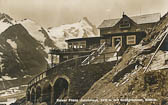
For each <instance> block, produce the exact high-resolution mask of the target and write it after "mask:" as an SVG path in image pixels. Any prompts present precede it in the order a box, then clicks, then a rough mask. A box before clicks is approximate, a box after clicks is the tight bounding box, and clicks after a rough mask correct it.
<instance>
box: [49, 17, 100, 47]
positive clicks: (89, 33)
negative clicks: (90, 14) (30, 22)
mask: <svg viewBox="0 0 168 105" xmlns="http://www.w3.org/2000/svg"><path fill="white" fill-rule="evenodd" d="M49 33H50V37H51V39H52V40H54V42H55V44H56V46H57V47H58V48H60V49H63V48H67V44H66V43H65V40H67V39H72V38H83V37H95V36H97V35H98V32H97V29H96V26H94V25H92V23H91V22H90V21H89V20H88V19H87V18H86V17H84V18H83V19H81V20H80V21H79V22H77V23H74V24H66V25H61V26H59V27H52V28H49Z"/></svg>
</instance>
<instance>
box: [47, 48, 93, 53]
mask: <svg viewBox="0 0 168 105" xmlns="http://www.w3.org/2000/svg"><path fill="white" fill-rule="evenodd" d="M90 50H91V49H90V48H76V49H75V48H70V49H51V50H50V51H49V54H55V53H69V52H74V51H75V52H81V51H85V52H86V51H90Z"/></svg>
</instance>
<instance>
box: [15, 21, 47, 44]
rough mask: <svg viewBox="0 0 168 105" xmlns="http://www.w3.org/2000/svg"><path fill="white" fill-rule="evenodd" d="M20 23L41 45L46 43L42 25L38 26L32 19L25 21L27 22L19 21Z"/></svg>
mask: <svg viewBox="0 0 168 105" xmlns="http://www.w3.org/2000/svg"><path fill="white" fill-rule="evenodd" d="M18 22H19V23H20V24H22V25H23V26H24V27H25V28H26V29H27V30H28V32H29V34H30V35H32V37H33V38H34V39H36V40H37V41H39V42H40V43H44V41H45V39H46V38H45V36H44V34H43V33H42V32H40V30H41V28H42V27H41V26H40V25H38V24H37V23H35V22H33V21H32V20H30V19H25V20H22V21H18Z"/></svg>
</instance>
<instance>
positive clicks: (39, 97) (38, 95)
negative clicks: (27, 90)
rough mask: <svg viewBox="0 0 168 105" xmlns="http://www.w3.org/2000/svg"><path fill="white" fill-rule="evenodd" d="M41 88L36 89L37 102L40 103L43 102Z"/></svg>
mask: <svg viewBox="0 0 168 105" xmlns="http://www.w3.org/2000/svg"><path fill="white" fill-rule="evenodd" d="M41 91H42V90H41V87H40V86H37V87H36V101H38V102H40V101H41V93H42V92H41Z"/></svg>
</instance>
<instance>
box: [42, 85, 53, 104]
mask: <svg viewBox="0 0 168 105" xmlns="http://www.w3.org/2000/svg"><path fill="white" fill-rule="evenodd" d="M51 93H52V85H51V84H50V83H49V82H46V83H45V84H44V86H43V89H42V102H46V103H47V105H51Z"/></svg>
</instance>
